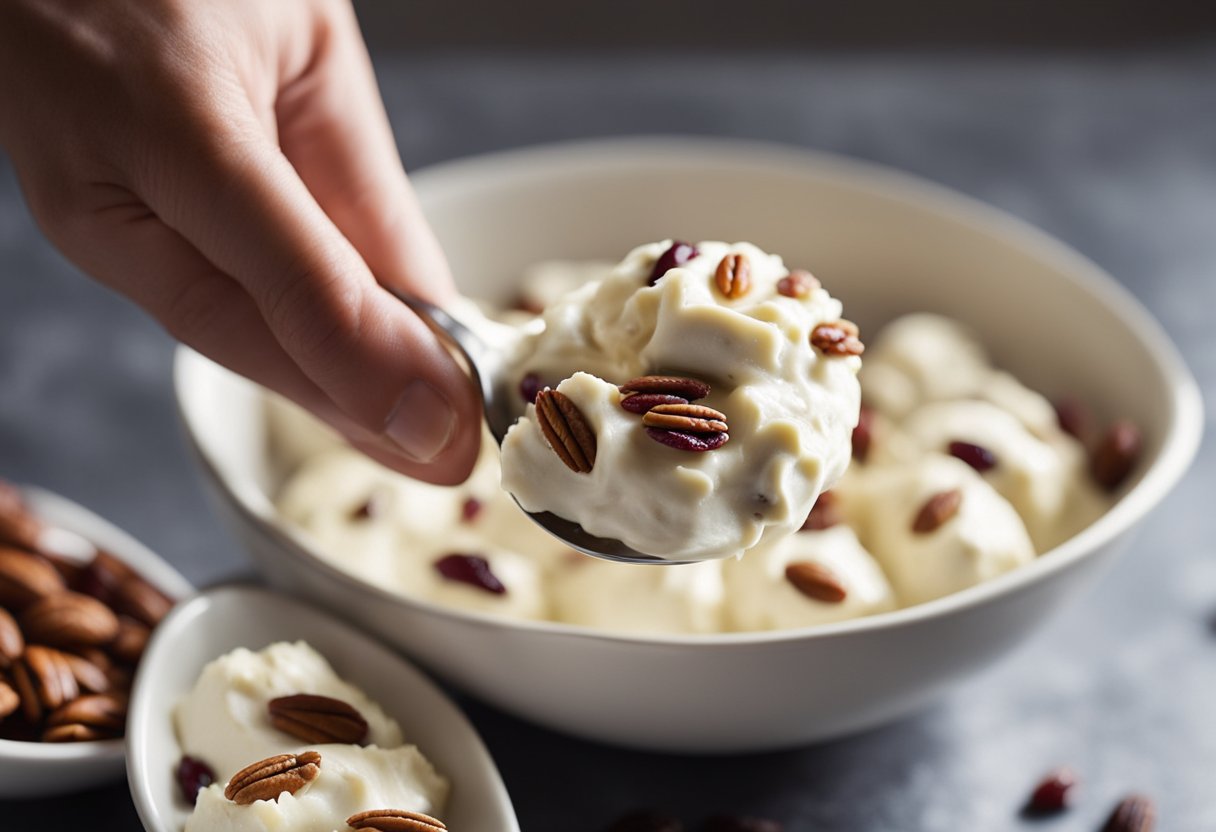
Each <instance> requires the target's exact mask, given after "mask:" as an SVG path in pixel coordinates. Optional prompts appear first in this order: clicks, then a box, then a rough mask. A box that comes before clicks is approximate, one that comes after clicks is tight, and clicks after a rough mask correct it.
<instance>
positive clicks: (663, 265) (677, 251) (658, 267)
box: [646, 240, 701, 286]
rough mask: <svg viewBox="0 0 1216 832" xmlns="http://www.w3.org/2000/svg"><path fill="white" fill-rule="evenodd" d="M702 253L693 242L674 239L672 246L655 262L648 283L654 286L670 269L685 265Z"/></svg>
mask: <svg viewBox="0 0 1216 832" xmlns="http://www.w3.org/2000/svg"><path fill="white" fill-rule="evenodd" d="M700 253H701V252H699V251H697V248H696V246H694V245H693V244H692V243H682V242H680V241H679V240H675V241H673V242H672V244H671V248H669V249H667V251H665V252H663V253H662V254H660V255H659V259H658V260H656V261H655V262H654V268H653V269H652V270H651V272H650V279H649V280H647V281H646V285H647V286H653V285H654V284H656V283H658V282H659V278H660V277H662V276H663V275H665V274H667V272H668V271H670V270H671V269H674V268H675V267H676V266H683V265H684V264H685V263H687V262H688V261H689V260H692V259H693V258H694V257H696V256H697V255H698V254H700Z"/></svg>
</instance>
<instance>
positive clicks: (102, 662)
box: [63, 649, 112, 693]
mask: <svg viewBox="0 0 1216 832" xmlns="http://www.w3.org/2000/svg"><path fill="white" fill-rule="evenodd" d="M87 652H88V654H89V655H88V656H77V655H75V654H73V653H64V654H63V658H64V661H66V662H67V663H68V667H69V668H71V670H72V675H73V676H74V677H76V684H78V685H79V686H80V689H81V690H87V691H89V692H90V693H105V692H107V691H108V690H109V689H110V688H111V683H110V677H109V676H108V675H107V671H108V670H109V669H110V666H111V664H112V663H111V662H110V660H109V658H108V657H107V656H106V654H105V653H102V652H101V651H100V650H95V649H91V650H87Z"/></svg>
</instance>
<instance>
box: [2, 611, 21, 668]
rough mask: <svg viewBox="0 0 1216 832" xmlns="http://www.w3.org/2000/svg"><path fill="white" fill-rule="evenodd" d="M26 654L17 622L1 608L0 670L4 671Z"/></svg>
mask: <svg viewBox="0 0 1216 832" xmlns="http://www.w3.org/2000/svg"><path fill="white" fill-rule="evenodd" d="M24 652H25V639H24V638H23V637H22V635H21V628H20V627H18V626H17V621H16V620H15V619H14V618H13V616H12V615H10V614H9V611H8V610H6V609H5V608H4V607H0V670H4V669H6V668H8V667H9V666H10V665H12V663H13V662H15V661H17V659H19V658H21V654H22V653H24Z"/></svg>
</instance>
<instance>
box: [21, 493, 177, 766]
mask: <svg viewBox="0 0 1216 832" xmlns="http://www.w3.org/2000/svg"><path fill="white" fill-rule="evenodd" d="M44 531H45V526H44V524H43V522H42V521H41V520H40V519H39V518H38V517H36V516H34V514H33V513H31V512H30V511H29V509H28V507H27V506H26V505H25V503H24V502H23V501H22V499H21V495H20V492H18V491H17V489H16V488H14V487H13V486H11V485H8V484H7V483H4V482H0V738H4V739H10V740H25V741H31V742H36V741H38V740H41V741H43V742H79V741H85V740H100V739H111V738H115V737H120V736H122V734H123V729H124V726H125V724H126V714H127V695H128V692H129V690H130V686H131V677H132V674H133V673H134V671H135V666H136V665H137V664H138V663H139V659H140V656H141V655H142V654H143V651H144V646H145V645H146V644H147V641H148V635H149V633H150V632H151V630H152V628H153V627H155V626H156V624H157V623H158V622H159V621H160V620H161V618H163V617H164V615H165V613H167V612H168V611H169V608H170V607H171V606H172V604H173V602H172V600H170V598H169V597H168V596H166V595H165V594H164V593H163V592H161V591H160V590H159V589H157V588H156V587H155V586H153V585H152V584H151V583H149V582H148V581H147V580H146V579H144V578H143V577H142V576H141V575H139V574H138V573H137V572H136V571H135V570H134V569H132V568H131V567H130V566H128V565H127V564H126V563H124V562H123V561H121V560H119V559H118V558H116V557H114V556H113V555H111V554H109V553H107V552H105V551H101V550H99V551H98V552H97V554H96V555H95V557H94V558H93V559H92V560H91V561H89V562H88V563H82V562H79V561H75V560H70V559H68V558H66V557H62V556H59V555H57V554H55V553H54V552H48V551H46V550H45V549H44V548H43V547H42V545H41V543H40V541H41V540H42V539H43V537H44V534H43V533H44Z"/></svg>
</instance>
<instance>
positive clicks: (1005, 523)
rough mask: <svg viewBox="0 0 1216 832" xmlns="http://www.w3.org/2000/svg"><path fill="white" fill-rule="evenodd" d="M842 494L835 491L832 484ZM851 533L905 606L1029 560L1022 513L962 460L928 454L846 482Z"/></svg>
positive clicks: (1030, 552)
mask: <svg viewBox="0 0 1216 832" xmlns="http://www.w3.org/2000/svg"><path fill="white" fill-rule="evenodd" d="M837 491H838V492H839V491H841V489H837ZM844 493H845V494H846V495H847V496H846V501H847V502H852V503H854V505H856V504H858V503H860V504H861V506H860V510H859V511H858V512H857V514H856V515H855V516H856V518H857V520H856V522H857V523H858V537H859V538H860V539H861V541H862V542H863V543H864V544H865V546H866V548H867V549H868V550H869V551H870V552H872V553H873V554H874V557H875V558H877V559H878V562H879V563H880V564H881V565H882V568H883V571H884V572H885V573H886V575H887V577H888V578H889V579H890V581H891V585H892V586H893V587H894V588H895V593H896V595H897V596H898V598H899V600H900V602H901V603H902V604H903V605H904V606H910V605H912V604H922V603H924V602H926V601H932V600H933V599H935V598H941V597H942V596H944V595H949V594H950V593H952V592H958V591H959V590H962V589H966V588H967V587H970V586H974V585H975V584H978V583H981V582H983V581H986V580H990V579H992V578H995V577H997V576H998V575H1001V574H1004V573H1005V572H1008V571H1009V570H1011V569H1014V568H1016V567H1018V566H1021V565H1022V564H1025V563H1029V562H1030V561H1031V560H1033V559H1034V554H1035V552H1034V545H1033V544H1032V543H1031V542H1030V535H1029V534H1027V532H1026V525H1025V523H1023V522H1022V518H1020V517H1019V516H1018V513H1017V512H1016V511H1014V509H1013V506H1011V505H1010V504H1009V502H1008V501H1006V500H1005V499H1004V498H1003V497H1001V495H1000V494H998V493H997V492H996V490H995V489H993V487H992V486H991V485H989V484H988V483H987V482H985V481H984V480H983V479H982V478H981V477H980V475H979V474H977V473H976V472H975V471H974V470H972V469H971V468H970V467H969V466H968V465H967V464H965V463H963V462H960V461H959V460H957V459H954V458H953V457H948V456H942V455H940V454H929V455H926V456H924V457H922V458H921V459H919V460H917V461H916V462H915V463H912V464H909V465H895V466H881V467H876V468H874V469H873V470H870V471H867V472H866V473H865V474H863V475H861V476H860V477H858V478H856V479H852V480H850V482H849V483H848V484H847V486H846V488H845V489H844Z"/></svg>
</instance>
